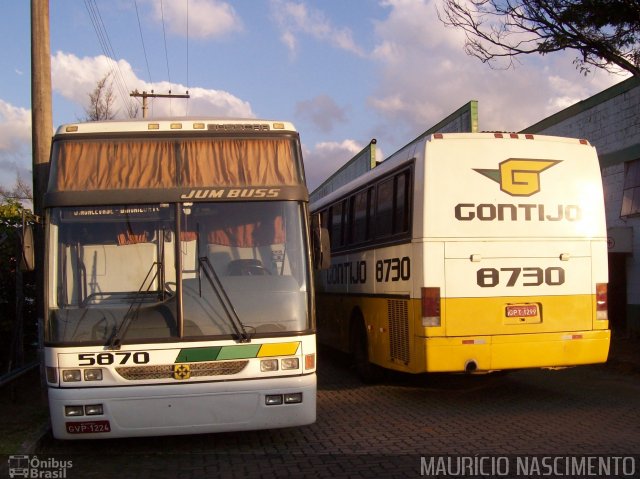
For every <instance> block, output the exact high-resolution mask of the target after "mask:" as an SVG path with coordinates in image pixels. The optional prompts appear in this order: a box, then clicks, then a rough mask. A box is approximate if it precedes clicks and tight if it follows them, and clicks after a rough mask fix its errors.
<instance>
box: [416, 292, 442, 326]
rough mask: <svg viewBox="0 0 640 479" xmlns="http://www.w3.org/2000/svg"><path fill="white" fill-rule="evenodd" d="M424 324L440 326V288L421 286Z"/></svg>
mask: <svg viewBox="0 0 640 479" xmlns="http://www.w3.org/2000/svg"><path fill="white" fill-rule="evenodd" d="M421 290H422V291H421V292H422V326H423V327H425V328H426V327H430V326H440V288H421Z"/></svg>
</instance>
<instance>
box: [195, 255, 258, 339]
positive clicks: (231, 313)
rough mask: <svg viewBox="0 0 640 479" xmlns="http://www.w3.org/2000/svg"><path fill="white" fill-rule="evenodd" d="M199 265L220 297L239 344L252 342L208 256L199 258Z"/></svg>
mask: <svg viewBox="0 0 640 479" xmlns="http://www.w3.org/2000/svg"><path fill="white" fill-rule="evenodd" d="M198 263H199V266H200V269H201V270H202V271H203V272H204V276H205V277H206V278H207V281H208V282H209V285H210V286H211V289H213V292H214V293H215V294H216V296H217V297H218V301H220V304H221V305H222V309H224V312H225V314H226V316H227V318H228V319H229V323H230V324H231V326H232V327H233V330H234V331H235V333H236V337H237V339H236V341H237V342H239V343H248V342H250V341H251V337H250V336H249V333H247V330H246V329H245V328H244V325H243V324H242V321H240V318H239V317H238V313H237V312H236V309H235V308H234V307H233V303H232V302H231V300H230V299H229V295H227V292H226V291H225V289H224V286H222V283H221V282H220V278H219V277H218V275H217V274H216V272H215V270H214V269H213V265H212V264H211V262H210V261H209V258H207V257H206V256H201V257H200V258H198Z"/></svg>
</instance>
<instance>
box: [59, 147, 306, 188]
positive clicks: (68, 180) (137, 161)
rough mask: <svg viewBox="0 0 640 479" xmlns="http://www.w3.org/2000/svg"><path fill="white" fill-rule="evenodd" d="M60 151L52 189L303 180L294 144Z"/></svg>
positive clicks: (94, 148) (65, 148)
mask: <svg viewBox="0 0 640 479" xmlns="http://www.w3.org/2000/svg"><path fill="white" fill-rule="evenodd" d="M55 148H56V149H55V150H54V157H53V163H52V165H51V168H52V170H51V173H52V176H51V181H52V183H51V185H50V187H51V188H50V191H88V190H118V189H137V188H141V189H142V188H146V189H163V188H172V187H173V188H177V187H185V186H187V187H194V186H202V187H207V186H244V185H251V186H267V185H296V184H299V183H300V182H301V181H300V174H299V172H298V171H297V166H296V164H295V163H294V159H293V154H292V151H291V142H290V141H289V140H269V139H265V140H251V139H247V140H216V139H202V140H157V141H154V140H152V141H106V142H103V141H94V140H81V141H65V142H58V143H56V147H55ZM178 165H179V166H178Z"/></svg>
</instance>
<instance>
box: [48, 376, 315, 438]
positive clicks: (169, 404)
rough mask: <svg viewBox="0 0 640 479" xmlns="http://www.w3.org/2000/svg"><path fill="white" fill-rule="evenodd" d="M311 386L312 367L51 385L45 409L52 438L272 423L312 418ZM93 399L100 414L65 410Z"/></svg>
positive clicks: (161, 433) (242, 427)
mask: <svg viewBox="0 0 640 479" xmlns="http://www.w3.org/2000/svg"><path fill="white" fill-rule="evenodd" d="M316 389H317V381H316V374H315V373H314V374H309V375H305V376H291V377H282V378H269V379H256V380H248V381H229V382H201V383H197V382H192V383H187V384H166V385H164V384H162V385H158V384H154V385H147V386H127V387H105V388H78V389H75V388H74V389H69V388H50V389H49V409H50V415H51V426H52V430H53V435H54V437H56V438H57V439H108V438H114V437H139V436H165V435H178V434H202V433H214V432H225V431H246V430H257V429H272V428H274V429H275V428H283V427H292V426H301V425H305V424H311V423H313V422H315V420H316ZM297 393H301V399H302V401H301V402H297V400H298V398H299V397H300V396H299V395H298V394H297ZM267 398H269V399H270V400H269V401H267ZM269 402H270V403H271V404H268V403H269ZM97 404H101V405H102V407H103V410H104V413H103V414H102V415H89V416H86V415H85V416H75V417H67V416H65V406H84V410H87V406H94V405H97Z"/></svg>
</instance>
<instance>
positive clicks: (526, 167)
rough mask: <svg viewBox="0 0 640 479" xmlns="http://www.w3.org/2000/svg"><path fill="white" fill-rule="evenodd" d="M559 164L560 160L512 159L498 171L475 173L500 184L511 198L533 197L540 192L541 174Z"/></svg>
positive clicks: (481, 170) (504, 163) (483, 170)
mask: <svg viewBox="0 0 640 479" xmlns="http://www.w3.org/2000/svg"><path fill="white" fill-rule="evenodd" d="M558 163H560V160H523V159H517V158H510V159H508V160H505V161H503V162H502V163H500V165H499V167H500V169H498V170H485V169H476V168H474V171H477V172H478V173H480V174H481V175H484V176H486V177H487V178H490V179H492V180H493V181H495V182H496V183H499V184H500V189H501V190H502V191H504V192H505V193H507V194H509V195H511V196H531V195H534V194H536V193H538V192H539V191H540V173H542V172H543V171H545V170H547V169H549V168H551V167H552V166H554V165H556V164H558Z"/></svg>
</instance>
